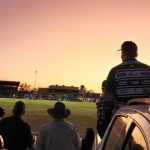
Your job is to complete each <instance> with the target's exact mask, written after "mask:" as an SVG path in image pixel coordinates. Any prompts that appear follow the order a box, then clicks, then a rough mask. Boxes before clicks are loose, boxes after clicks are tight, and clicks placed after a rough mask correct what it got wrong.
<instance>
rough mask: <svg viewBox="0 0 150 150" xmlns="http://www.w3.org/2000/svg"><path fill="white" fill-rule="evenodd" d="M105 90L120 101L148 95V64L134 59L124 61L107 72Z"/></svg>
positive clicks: (149, 78)
mask: <svg viewBox="0 0 150 150" xmlns="http://www.w3.org/2000/svg"><path fill="white" fill-rule="evenodd" d="M106 90H107V91H108V92H110V93H113V95H115V97H116V99H117V100H118V101H120V102H127V101H128V100H129V99H132V98H140V97H149V91H150V66H148V65H146V64H144V63H141V62H139V61H137V60H136V59H128V60H126V61H124V62H123V63H121V64H119V65H117V66H116V67H114V68H112V69H111V71H110V72H109V74H108V77H107V83H106Z"/></svg>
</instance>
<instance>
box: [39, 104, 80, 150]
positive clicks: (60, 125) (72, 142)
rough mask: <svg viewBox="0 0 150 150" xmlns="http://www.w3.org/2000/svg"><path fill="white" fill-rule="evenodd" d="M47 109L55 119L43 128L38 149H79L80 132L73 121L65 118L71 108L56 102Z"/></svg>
mask: <svg viewBox="0 0 150 150" xmlns="http://www.w3.org/2000/svg"><path fill="white" fill-rule="evenodd" d="M47 111H48V113H49V114H50V115H51V116H52V117H53V118H54V120H53V121H52V122H50V123H48V124H46V125H44V126H43V127H42V128H41V130H40V133H39V136H38V138H37V143H36V150H60V149H61V150H79V149H80V148H79V147H80V146H79V136H78V132H77V130H76V128H75V126H74V125H73V124H72V123H70V122H67V121H65V120H64V118H66V117H68V116H69V115H70V110H69V109H66V107H65V105H64V104H63V103H62V102H56V103H55V106H54V108H50V109H48V110H47Z"/></svg>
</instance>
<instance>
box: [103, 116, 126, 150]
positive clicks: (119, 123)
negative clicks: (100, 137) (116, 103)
mask: <svg viewBox="0 0 150 150" xmlns="http://www.w3.org/2000/svg"><path fill="white" fill-rule="evenodd" d="M128 122H129V118H127V117H124V116H118V117H117V118H116V119H115V122H114V124H113V126H112V128H111V130H110V133H109V135H108V138H107V139H106V143H105V148H104V149H105V150H116V149H120V148H121V146H122V143H123V140H124V138H125V136H126V133H127V129H126V127H127V124H128Z"/></svg>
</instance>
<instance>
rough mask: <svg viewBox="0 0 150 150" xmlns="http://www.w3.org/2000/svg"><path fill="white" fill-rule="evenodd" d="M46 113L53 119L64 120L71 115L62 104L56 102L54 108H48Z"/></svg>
mask: <svg viewBox="0 0 150 150" xmlns="http://www.w3.org/2000/svg"><path fill="white" fill-rule="evenodd" d="M47 112H48V113H49V114H50V115H51V116H52V117H53V118H55V119H64V118H66V117H68V116H69V115H70V113H71V112H70V110H69V109H66V106H65V104H64V103H62V102H56V103H55V106H54V108H49V109H48V110H47Z"/></svg>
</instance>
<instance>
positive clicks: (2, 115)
mask: <svg viewBox="0 0 150 150" xmlns="http://www.w3.org/2000/svg"><path fill="white" fill-rule="evenodd" d="M4 115H5V111H4V109H3V108H2V107H0V121H1V120H2V119H3V117H4Z"/></svg>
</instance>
